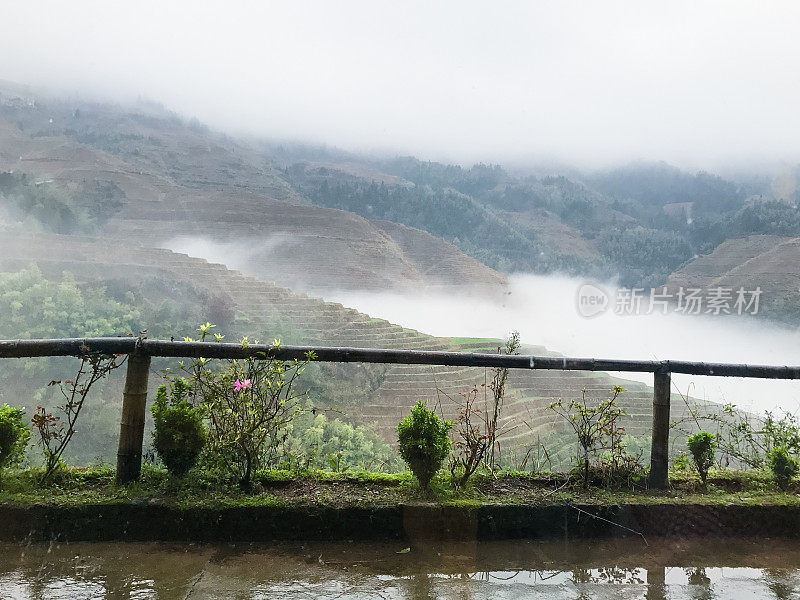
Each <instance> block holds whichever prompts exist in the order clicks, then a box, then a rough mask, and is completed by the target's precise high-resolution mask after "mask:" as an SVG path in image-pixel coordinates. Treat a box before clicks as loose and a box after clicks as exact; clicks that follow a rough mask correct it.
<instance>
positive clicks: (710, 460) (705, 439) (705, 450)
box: [686, 431, 717, 485]
mask: <svg viewBox="0 0 800 600" xmlns="http://www.w3.org/2000/svg"><path fill="white" fill-rule="evenodd" d="M686 445H687V446H689V452H691V453H692V458H693V459H694V465H695V467H697V472H698V473H700V479H702V480H703V485H705V484H706V479H707V478H708V469H709V468H710V467H711V465H712V464H714V450H715V449H716V447H717V441H716V438H715V437H714V436H713V435H711V434H710V433H708V432H707V431H698V432H697V433H695V434H694V435H690V436H689V437H688V438H687V439H686Z"/></svg>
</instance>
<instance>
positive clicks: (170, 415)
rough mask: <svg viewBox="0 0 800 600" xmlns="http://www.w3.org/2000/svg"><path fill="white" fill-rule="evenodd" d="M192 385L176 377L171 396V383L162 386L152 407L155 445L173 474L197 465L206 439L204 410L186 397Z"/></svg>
mask: <svg viewBox="0 0 800 600" xmlns="http://www.w3.org/2000/svg"><path fill="white" fill-rule="evenodd" d="M188 387H189V386H188V384H187V383H186V382H185V381H184V380H183V379H177V380H175V381H174V382H173V384H172V398H171V400H168V397H167V396H168V395H167V386H165V385H162V386H160V387H159V388H158V391H157V392H156V399H155V402H153V407H152V408H151V409H150V411H151V412H152V414H153V421H154V423H155V430H154V431H153V446H154V447H155V449H156V452H157V453H158V457H159V458H160V459H161V461H162V462H163V463H164V466H166V467H167V470H168V471H169V472H170V474H172V475H176V476H182V475H185V474H186V473H187V472H188V471H189V469H191V468H192V467H193V466H194V465H195V463H196V462H197V457H198V456H199V455H200V452H201V451H202V450H203V446H204V445H205V443H206V432H205V428H204V427H203V418H202V415H201V413H200V410H199V409H197V408H195V407H194V406H192V405H191V403H189V401H188V400H187V398H186V396H187V392H188Z"/></svg>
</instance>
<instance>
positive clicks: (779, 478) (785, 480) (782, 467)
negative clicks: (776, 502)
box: [767, 446, 800, 490]
mask: <svg viewBox="0 0 800 600" xmlns="http://www.w3.org/2000/svg"><path fill="white" fill-rule="evenodd" d="M767 460H768V461H769V468H770V469H771V470H772V475H773V476H774V477H775V481H776V482H777V483H778V486H779V487H780V488H781V489H782V490H785V489H786V488H787V487H789V482H790V481H791V480H792V478H793V477H794V476H795V475H797V471H798V469H800V467H799V466H798V462H797V459H796V458H795V457H793V456H790V455H789V452H788V451H787V450H786V448H785V447H784V446H778V447H777V448H773V449H772V450H770V452H769V453H768V454H767Z"/></svg>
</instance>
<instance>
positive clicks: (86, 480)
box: [0, 465, 800, 509]
mask: <svg viewBox="0 0 800 600" xmlns="http://www.w3.org/2000/svg"><path fill="white" fill-rule="evenodd" d="M41 476H42V469H41V468H40V467H32V468H29V469H24V470H12V469H8V470H6V471H5V472H3V476H2V479H1V480H0V503H5V504H14V505H29V504H41V503H47V504H56V505H63V506H78V505H90V504H128V503H154V504H160V505H165V506H172V507H176V508H203V507H205V508H215V509H216V508H228V507H240V506H241V507H244V506H273V507H274V506H303V505H317V506H333V507H349V506H387V505H399V504H404V503H415V502H426V503H429V502H433V503H439V504H442V505H447V506H462V507H465V508H469V507H476V506H480V505H481V504H485V503H491V504H497V503H501V504H506V503H507V504H528V505H550V504H562V503H580V504H595V505H611V504H714V505H716V504H719V505H722V504H736V505H753V506H755V505H783V506H800V482H798V481H795V482H794V484H793V485H792V486H790V488H789V489H788V490H787V491H782V490H780V489H779V488H778V487H777V485H776V484H775V482H774V481H773V480H772V478H771V477H770V475H769V473H767V472H764V471H740V470H714V471H712V472H711V473H710V474H709V483H708V486H707V487H706V488H703V486H702V484H701V482H700V480H699V478H698V477H697V474H696V473H694V472H693V471H685V472H673V473H672V474H671V477H670V480H671V488H670V489H669V490H666V491H654V490H647V489H644V488H643V487H642V488H639V489H622V490H613V489H604V488H599V487H589V488H588V489H585V488H583V486H582V485H581V483H580V482H577V481H573V480H570V479H569V478H568V477H566V476H565V475H563V474H551V473H530V472H525V471H504V472H500V473H497V474H495V475H491V474H487V473H483V474H477V475H475V476H474V477H473V478H472V479H471V480H470V482H469V484H468V485H467V486H466V487H464V488H462V489H456V488H454V486H453V485H452V481H451V479H450V475H449V473H446V472H445V471H440V472H439V473H438V474H437V475H436V477H434V479H433V480H432V481H431V486H430V490H429V491H428V492H424V491H422V490H420V488H419V485H418V484H417V482H416V480H415V479H414V478H413V476H412V475H411V474H410V473H408V472H404V473H373V472H369V471H349V472H345V473H334V472H331V471H321V470H308V471H303V472H294V471H286V470H277V471H259V472H258V473H257V474H256V476H255V477H254V482H255V485H254V488H253V490H251V491H250V492H249V493H245V492H243V491H241V490H240V489H239V488H238V486H236V485H235V484H234V483H233V482H232V481H230V480H228V479H226V478H225V477H222V476H220V475H218V474H216V473H213V472H208V471H202V470H198V469H195V470H193V471H191V472H190V473H189V474H188V475H186V476H185V477H182V478H175V477H172V476H170V475H169V474H168V473H167V472H166V470H165V469H164V468H163V467H158V466H152V465H145V466H144V467H143V469H142V477H141V480H140V481H139V482H137V483H133V484H130V485H126V486H118V485H117V484H116V482H115V473H114V470H113V469H112V468H110V467H107V466H98V467H91V468H74V467H69V468H65V469H62V470H59V471H58V472H56V474H55V475H54V477H53V478H52V479H51V480H50V481H49V482H48V483H46V484H42V483H41Z"/></svg>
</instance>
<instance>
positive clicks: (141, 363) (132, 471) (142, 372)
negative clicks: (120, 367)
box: [117, 350, 150, 484]
mask: <svg viewBox="0 0 800 600" xmlns="http://www.w3.org/2000/svg"><path fill="white" fill-rule="evenodd" d="M149 374H150V355H149V354H145V353H144V352H141V351H139V350H137V351H136V352H133V353H131V354H129V355H128V373H127V375H126V377H125V389H124V391H123V393H122V420H121V421H120V425H119V449H118V450H117V483H118V484H124V483H130V482H132V481H138V479H139V475H140V474H141V472H142V443H143V442H144V417H145V407H146V405H147V378H148V376H149Z"/></svg>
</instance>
